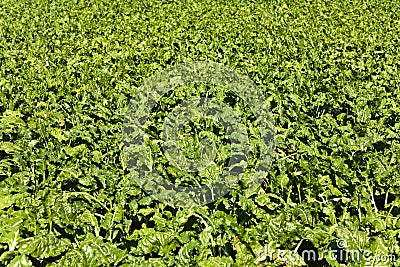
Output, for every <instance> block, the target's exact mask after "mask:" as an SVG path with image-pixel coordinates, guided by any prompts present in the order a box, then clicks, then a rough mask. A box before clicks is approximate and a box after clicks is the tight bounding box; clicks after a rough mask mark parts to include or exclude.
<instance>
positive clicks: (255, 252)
mask: <svg viewBox="0 0 400 267" xmlns="http://www.w3.org/2000/svg"><path fill="white" fill-rule="evenodd" d="M399 47H400V1H397V0H394V1H389V0H379V1H378V0H376V1H359V0H357V1H350V0H342V1H338V0H334V1H322V0H317V1H298V0H296V1H289V0H285V1H261V0H259V1H237V0H233V1H220V0H216V1H210V0H201V1H185V0H182V1H178V0H171V1H156V0H144V1H133V2H132V1H122V0H114V1H112V0H107V1H106V0H102V1H101V0H99V1H95V0H86V1H80V0H76V1H61V0H57V1H38V0H26V1H20V0H18V1H11V0H2V1H1V2H0V266H13V267H16V266H66V267H67V266H88V267H94V266H124V267H125V266H156V267H162V266H206V267H208V266H300V265H309V266H366V265H367V264H370V265H369V266H400V260H399V257H400V245H399V243H400V48H399ZM194 61H205V62H216V63H221V64H224V65H226V66H229V67H231V68H234V69H236V70H237V71H239V72H241V73H243V74H244V75H247V76H248V77H250V78H251V80H252V81H254V83H255V84H256V85H257V86H258V89H259V90H261V92H262V93H263V95H264V96H265V99H266V102H267V104H268V105H269V106H270V110H271V113H272V115H273V119H274V123H275V128H276V136H275V142H276V149H275V161H274V162H273V164H272V166H271V168H270V170H269V173H268V176H267V177H266V181H265V182H264V183H263V184H262V185H261V187H260V188H258V189H257V190H254V189H251V188H249V186H248V185H247V184H246V183H239V184H237V185H236V186H235V188H234V189H233V190H231V191H230V193H229V194H227V195H225V196H224V197H222V198H220V199H218V200H217V201H215V202H212V203H209V204H207V205H204V206H200V207H191V208H181V207H172V206H170V205H167V204H164V203H163V202H160V201H157V200H155V199H154V198H152V197H151V196H149V195H147V194H146V193H145V192H144V191H143V190H142V189H141V188H140V187H139V186H138V185H137V184H136V183H135V182H134V181H133V179H132V177H131V176H132V174H131V173H129V171H128V170H127V168H126V165H125V163H124V156H123V152H122V149H123V143H122V132H123V124H124V114H125V113H126V112H127V107H128V103H129V101H130V99H131V98H132V97H133V96H135V94H136V93H137V92H138V90H139V88H140V86H141V85H142V84H143V83H144V82H145V80H146V79H147V78H148V77H150V76H152V75H153V74H155V73H158V72H160V71H162V70H164V69H165V68H168V67H170V66H176V65H178V64H181V63H187V62H194ZM199 87H200V88H199ZM196 88H197V89H196ZM214 89H215V88H214ZM184 90H186V92H192V93H193V95H196V90H200V91H201V90H206V91H207V90H208V89H207V88H206V89H205V88H201V86H197V87H196V86H193V87H190V90H189V89H187V88H186V89H184ZM184 90H181V91H178V92H177V93H175V94H171V95H170V96H166V97H165V98H164V99H163V101H164V102H165V103H167V104H168V105H169V106H168V105H167V104H165V105H164V104H163V103H162V101H161V103H159V106H158V109H156V110H154V116H153V117H152V120H151V125H150V126H149V131H148V133H149V135H152V134H153V141H154V142H153V143H152V144H153V146H152V147H151V149H152V151H153V152H154V153H158V154H159V157H158V156H157V157H156V158H157V159H158V160H157V164H156V165H157V168H158V170H159V171H160V172H164V173H165V174H167V175H168V176H169V177H170V179H172V180H173V181H174V182H176V183H181V184H186V185H190V182H191V181H192V178H194V176H191V175H187V174H186V173H182V172H179V170H177V169H176V167H175V169H174V167H173V166H171V163H169V162H168V161H167V159H166V158H165V156H162V155H161V149H160V146H159V145H160V143H162V141H160V140H161V139H160V136H159V135H158V130H157V129H160V127H161V128H162V121H161V119H162V118H163V116H164V115H165V113H166V112H168V111H170V109H171V107H173V106H174V105H177V104H178V103H179V101H183V100H184V99H189V98H190V97H191V95H190V94H184V93H183V92H184ZM209 90H211V89H209ZM222 91H223V89H221V90H219V89H218V88H217V90H214V91H213V96H217V95H218V94H222V93H221V92H222ZM223 94H229V92H223ZM225 96H226V95H223V96H222V97H221V99H225V98H224V97H225ZM231 104H232V107H237V109H238V110H239V111H241V112H242V115H243V116H242V120H243V121H244V122H245V124H246V125H247V126H248V127H250V128H251V127H252V126H251V125H252V124H251V120H250V117H251V114H249V113H248V112H249V111H248V109H246V106H245V105H244V104H243V103H242V102H240V100H237V101H233V103H231ZM166 106H168V107H166ZM202 125H203V126H202ZM192 126H193V127H188V129H186V131H187V133H188V135H189V137H190V136H191V137H190V138H192V139H190V138H189V137H188V138H189V139H188V140H189V141H187V142H188V143H189V144H190V143H191V142H193V144H194V143H195V141H193V140H194V139H193V136H194V135H195V133H196V131H197V130H196V129H198V128H199V127H200V128H202V129H206V130H207V131H213V132H214V133H213V135H212V137H213V138H214V141H215V142H217V144H218V145H217V148H218V149H219V150H222V152H221V151H219V154H218V155H222V156H221V158H220V159H219V162H220V163H221V164H222V165H223V162H224V161H225V160H226V158H227V157H228V158H229V143H227V142H225V141H224V140H225V139H224V135H225V132H224V130H223V129H220V128H218V125H214V124H212V123H210V122H208V121H197V122H195V123H194V125H192ZM196 127H197V128H196ZM248 131H250V130H248ZM215 133H216V134H215ZM256 133H257V131H255V137H257V134H256ZM256 139H257V138H255V139H254V140H253V139H252V140H250V141H251V142H252V144H253V145H254V147H256V145H257V140H256ZM185 140H186V139H185ZM185 142H186V141H185ZM193 147H195V146H192V148H193ZM195 148H196V147H195ZM188 149H189V148H188ZM196 151H197V150H196V149H194V151H191V150H188V151H186V152H187V156H190V155H194V154H196V153H197V152H198V151H197V152H196ZM252 160H253V161H254V162H253V163H254V164H255V162H256V161H257V155H255V156H254V158H252ZM246 171H247V172H248V173H251V171H252V170H251V168H249V169H248V170H246ZM218 174H219V170H218V169H216V170H215V172H214V173H213V175H210V176H209V177H205V178H210V177H218ZM203 178H204V177H203ZM198 182H199V183H201V182H202V181H198ZM343 244H345V246H343ZM293 250H295V251H296V252H297V253H291V252H292V251H293ZM317 250H318V255H317V254H316V256H318V257H320V258H321V259H320V260H315V259H314V260H313V259H311V258H305V257H303V256H304V255H306V254H307V253H308V254H310V251H317ZM327 250H336V252H330V253H331V254H326V253H325V254H324V253H323V251H327ZM354 251H357V252H360V253H362V252H370V253H369V256H368V257H367V256H364V257H359V258H357V257H356V258H354V259H353V258H349V257H347V258H346V257H345V258H343V257H336V258H337V259H335V255H336V256H338V255H339V254H340V253H344V254H346V252H354ZM303 252H306V253H303ZM278 254H279V255H278ZM296 255H297V256H296ZM374 261H375V263H374Z"/></svg>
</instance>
